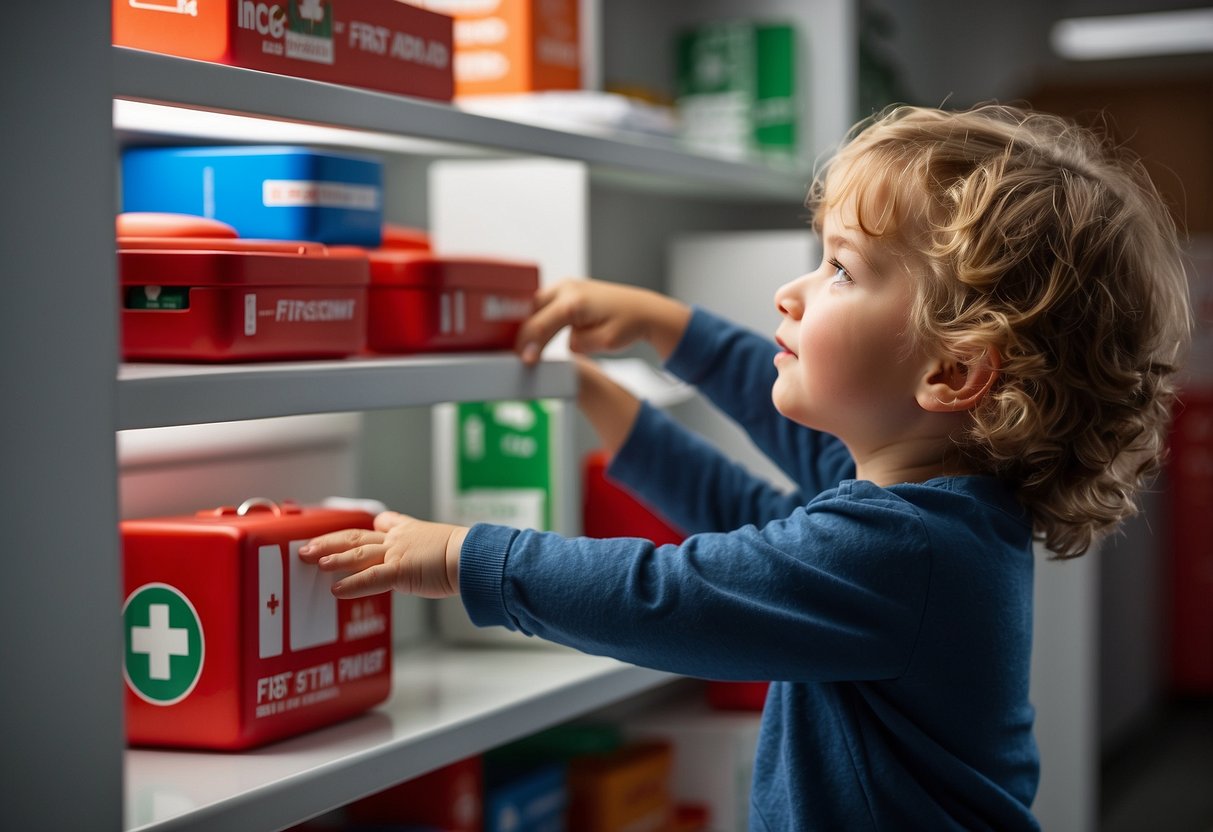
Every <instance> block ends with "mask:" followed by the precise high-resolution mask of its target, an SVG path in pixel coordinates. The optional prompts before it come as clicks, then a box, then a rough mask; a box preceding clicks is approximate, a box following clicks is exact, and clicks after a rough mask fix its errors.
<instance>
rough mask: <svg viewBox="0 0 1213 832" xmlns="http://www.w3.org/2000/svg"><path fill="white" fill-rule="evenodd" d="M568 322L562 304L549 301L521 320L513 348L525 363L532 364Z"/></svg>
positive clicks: (567, 316)
mask: <svg viewBox="0 0 1213 832" xmlns="http://www.w3.org/2000/svg"><path fill="white" fill-rule="evenodd" d="M568 323H569V315H568V310H567V309H566V308H565V306H564V304H559V303H549V304H548V305H547V306H544V307H543V308H542V309H540V310H539V311H538V312H536V313H535V314H533V315H531V317H529V318H527V319H526V320H525V321H523V322H522V326H520V327H519V328H518V338H517V340H516V341H515V344H514V348H515V349H516V350H517V351H518V354H519V355H520V356H521V357H522V360H523V361H524V362H525V363H527V364H534V363H535V362H536V361H538V360H539V353H540V352H542V351H543V348H544V346H546V345H547V343H548V341H551V340H552V338H553V337H554V336H555V335H556V333H557V332H559V331H560V330H561V329H563V328H564V327H565V326H566V325H567V324H568Z"/></svg>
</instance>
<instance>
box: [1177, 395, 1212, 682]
mask: <svg viewBox="0 0 1213 832" xmlns="http://www.w3.org/2000/svg"><path fill="white" fill-rule="evenodd" d="M1168 478H1169V484H1168V501H1169V514H1170V518H1169V519H1170V521H1171V552H1170V555H1171V558H1170V560H1171V564H1170V566H1171V569H1170V573H1171V574H1170V583H1171V593H1170V594H1171V599H1170V600H1171V610H1170V617H1171V621H1170V625H1171V651H1170V653H1171V685H1172V687H1173V688H1174V690H1175V691H1176V692H1178V693H1182V694H1187V695H1208V694H1210V693H1213V512H1211V511H1210V510H1209V509H1210V506H1213V389H1209V390H1206V389H1194V390H1183V391H1181V393H1180V404H1179V406H1178V407H1177V408H1176V412H1175V422H1174V424H1173V425H1172V428H1171V460H1170V464H1169V466H1168Z"/></svg>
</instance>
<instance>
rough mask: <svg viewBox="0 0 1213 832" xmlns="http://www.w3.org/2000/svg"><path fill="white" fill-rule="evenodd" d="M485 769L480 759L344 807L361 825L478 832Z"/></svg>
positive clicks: (456, 765) (480, 823)
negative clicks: (409, 826) (418, 826)
mask: <svg viewBox="0 0 1213 832" xmlns="http://www.w3.org/2000/svg"><path fill="white" fill-rule="evenodd" d="M483 795H484V766H483V762H482V759H481V758H480V757H469V758H467V759H466V760H460V761H459V762H457V763H451V764H450V765H449V766H444V767H443V768H440V769H438V770H436V771H431V772H430V773H429V774H423V775H422V776H420V777H418V778H416V779H414V780H409V781H408V782H406V783H401V784H400V785H398V786H393V787H392V788H390V789H385V790H383V791H381V792H379V793H378V794H373V795H371V796H370V797H366V798H363V799H362V800H358V801H355V802H354V803H351V804H350V805H349V806H347V807H346V814H348V815H349V817H350V819H351V820H354V821H357V822H358V823H364V824H371V823H375V824H384V825H388V824H391V825H404V824H408V825H413V824H417V825H425V826H433V827H436V828H438V829H441V830H443V832H481V829H482V827H483V824H484V805H483Z"/></svg>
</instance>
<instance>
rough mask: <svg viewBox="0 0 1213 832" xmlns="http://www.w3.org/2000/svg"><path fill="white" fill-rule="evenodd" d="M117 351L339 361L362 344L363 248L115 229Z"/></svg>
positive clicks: (159, 356) (167, 356) (185, 357)
mask: <svg viewBox="0 0 1213 832" xmlns="http://www.w3.org/2000/svg"><path fill="white" fill-rule="evenodd" d="M118 272H119V275H120V278H121V282H122V285H121V292H122V321H121V323H122V356H123V358H124V359H126V360H139V361H199V362H224V361H264V360H273V359H302V358H340V357H344V356H347V355H353V354H355V353H357V352H360V351H361V350H362V348H363V345H364V344H365V342H366V291H367V289H366V287H367V281H368V279H369V272H368V267H367V260H366V254H365V253H364V252H363V251H362V250H361V249H353V248H344V249H341V250H336V249H329V248H327V247H326V246H322V245H320V244H319V243H301V242H285V241H267V240H242V239H235V238H231V237H184V236H182V237H175V236H171V234H170V235H161V236H120V237H119V238H118Z"/></svg>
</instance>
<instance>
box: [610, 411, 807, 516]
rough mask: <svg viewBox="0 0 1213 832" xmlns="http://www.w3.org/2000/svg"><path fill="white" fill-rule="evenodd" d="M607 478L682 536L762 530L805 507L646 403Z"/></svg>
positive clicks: (802, 501)
mask: <svg viewBox="0 0 1213 832" xmlns="http://www.w3.org/2000/svg"><path fill="white" fill-rule="evenodd" d="M607 475H608V476H610V477H611V478H612V479H614V480H617V481H618V482H620V483H623V484H624V485H626V486H627V487H628V489H629V490H631V491H632V492H633V493H634V494H636V496H638V497H640V498H641V499H642V500H644V501H645V502H646V503H647V504H649V505H650V506H652V507H653V508H655V509H656V510H657V511H658V512H659V513H660V514H661V515H663V516H664V517H665V518H666V519H667V520H669V521H670V523H672V524H673V525H674V526H676V527H677V528H679V529H681V530H682V531H683V532H684V533H697V532H727V531H732V530H733V529H737V528H740V527H741V526H744V525H747V524H754V525H759V526H761V525H765V524H766V523H768V522H770V521H771V520H775V519H778V518H780V517H787V516H788V515H789V514H791V513H792V511H793V510H794V509H795V508H796V507H797V506H802V505H804V504H805V502H807V500H806V498H805V496H804V495H803V494H802V493H801V492H800V491H795V492H792V493H790V494H787V493H784V492H782V491H780V490H779V489H778V488H775V487H774V486H773V485H771V484H770V483H769V482H767V481H766V480H764V479H762V478H761V477H756V476H754V475H753V474H751V473H750V472H749V471H747V470H746V469H745V468H744V467H743V466H741V465H738V464H737V463H736V462H734V461H732V460H731V459H729V458H728V457H726V456H725V455H724V454H722V453H720V451H718V450H717V449H716V448H715V447H713V446H712V445H711V444H709V443H708V442H707V441H705V440H704V439H703V438H702V437H700V436H698V435H696V434H695V433H693V432H692V431H690V430H688V429H687V428H686V427H684V426H682V425H680V424H678V423H677V422H675V421H674V420H673V419H671V418H670V417H669V416H667V415H666V414H664V413H662V412H661V411H659V410H657V409H656V408H653V407H651V406H650V405H648V404H647V403H645V404H642V405H641V408H640V412H639V413H638V414H637V417H636V421H635V422H634V423H633V425H632V430H631V432H630V433H629V434H628V437H627V439H626V440H625V442H624V443H623V446H622V447H621V448H620V449H619V451H618V452H617V453H616V454H615V456H614V457H613V458H612V459H611V464H610V466H609V467H608V468H607Z"/></svg>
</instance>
